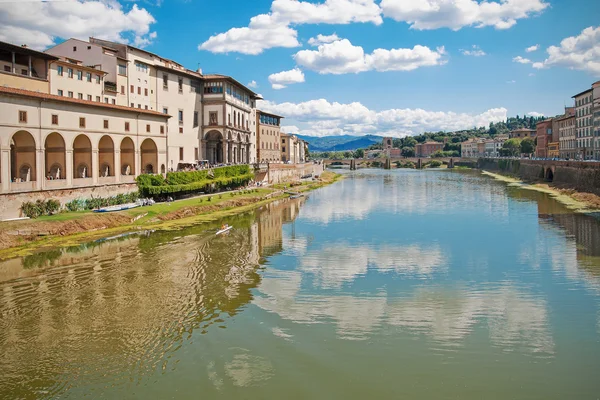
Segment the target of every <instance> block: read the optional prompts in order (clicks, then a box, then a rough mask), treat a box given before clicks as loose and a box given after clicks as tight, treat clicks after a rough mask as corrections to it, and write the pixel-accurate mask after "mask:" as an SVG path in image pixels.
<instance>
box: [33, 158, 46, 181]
mask: <svg viewBox="0 0 600 400" xmlns="http://www.w3.org/2000/svg"><path fill="white" fill-rule="evenodd" d="M44 154H45V153H44V149H37V151H36V155H35V165H36V168H35V188H36V189H37V190H42V189H43V188H44V182H46V165H45V162H44V161H45V158H46V157H44Z"/></svg>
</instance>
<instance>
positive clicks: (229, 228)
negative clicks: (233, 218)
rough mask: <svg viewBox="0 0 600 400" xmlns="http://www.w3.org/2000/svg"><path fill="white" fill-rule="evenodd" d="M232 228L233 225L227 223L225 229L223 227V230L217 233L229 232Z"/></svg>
mask: <svg viewBox="0 0 600 400" xmlns="http://www.w3.org/2000/svg"><path fill="white" fill-rule="evenodd" d="M232 228H233V226H230V225H227V226H225V228H223V229H221V230H219V231H217V233H216V234H217V235H220V234H221V233H225V232H229V231H230V230H231V229H232Z"/></svg>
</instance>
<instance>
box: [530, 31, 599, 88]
mask: <svg viewBox="0 0 600 400" xmlns="http://www.w3.org/2000/svg"><path fill="white" fill-rule="evenodd" d="M546 51H547V53H548V58H547V59H546V60H544V62H543V63H541V62H540V63H534V64H533V67H534V68H538V69H541V68H545V67H552V66H560V67H566V68H569V69H576V70H581V71H586V72H589V73H591V74H594V75H599V76H600V26H598V27H592V26H590V27H588V28H585V29H584V30H583V31H581V33H580V34H579V35H577V36H570V37H568V38H566V39H563V40H562V41H561V42H560V46H550V47H548V49H547V50H546Z"/></svg>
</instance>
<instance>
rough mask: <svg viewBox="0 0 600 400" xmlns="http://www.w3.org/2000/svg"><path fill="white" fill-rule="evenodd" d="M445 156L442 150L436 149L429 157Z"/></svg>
mask: <svg viewBox="0 0 600 400" xmlns="http://www.w3.org/2000/svg"><path fill="white" fill-rule="evenodd" d="M443 157H446V154H444V152H443V151H442V150H437V151H435V152H433V154H432V155H431V158H443Z"/></svg>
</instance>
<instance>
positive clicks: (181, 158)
mask: <svg viewBox="0 0 600 400" xmlns="http://www.w3.org/2000/svg"><path fill="white" fill-rule="evenodd" d="M182 160H183V147H180V148H179V161H182Z"/></svg>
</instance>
